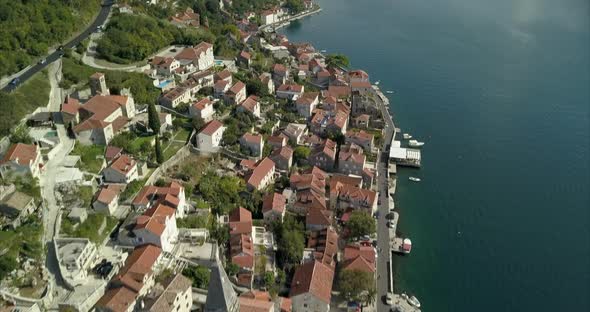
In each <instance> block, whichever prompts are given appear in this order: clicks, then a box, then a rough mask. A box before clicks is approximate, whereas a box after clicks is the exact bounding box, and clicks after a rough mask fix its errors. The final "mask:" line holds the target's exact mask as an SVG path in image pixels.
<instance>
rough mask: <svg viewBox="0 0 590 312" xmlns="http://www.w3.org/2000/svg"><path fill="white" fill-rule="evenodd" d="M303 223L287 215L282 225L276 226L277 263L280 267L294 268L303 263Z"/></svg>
mask: <svg viewBox="0 0 590 312" xmlns="http://www.w3.org/2000/svg"><path fill="white" fill-rule="evenodd" d="M304 231H305V228H304V226H303V223H301V222H299V221H298V220H296V219H295V217H293V216H291V215H286V216H285V218H284V220H283V222H282V223H277V224H276V225H275V226H274V234H275V237H276V239H277V246H278V250H277V262H278V265H279V267H283V268H293V267H295V266H297V264H299V263H300V262H301V257H302V254H303V249H304V248H305V237H304V236H303V232H304Z"/></svg>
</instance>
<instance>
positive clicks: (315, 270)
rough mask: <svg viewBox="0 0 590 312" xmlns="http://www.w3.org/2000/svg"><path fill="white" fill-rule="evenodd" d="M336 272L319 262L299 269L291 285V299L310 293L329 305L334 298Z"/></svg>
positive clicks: (304, 265) (307, 264)
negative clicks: (333, 288) (333, 285)
mask: <svg viewBox="0 0 590 312" xmlns="http://www.w3.org/2000/svg"><path fill="white" fill-rule="evenodd" d="M333 281H334V271H333V270H332V268H330V267H329V266H327V265H325V264H323V263H321V262H319V261H313V262H308V263H305V264H303V265H301V266H300V267H298V268H297V270H296V271H295V275H294V276H293V282H292V283H291V293H290V297H294V296H297V295H301V294H305V293H309V294H311V295H313V296H315V297H316V298H318V299H319V300H322V301H323V302H325V303H327V304H329V303H330V300H331V298H332V283H333Z"/></svg>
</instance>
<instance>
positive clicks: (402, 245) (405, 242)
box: [391, 237, 412, 254]
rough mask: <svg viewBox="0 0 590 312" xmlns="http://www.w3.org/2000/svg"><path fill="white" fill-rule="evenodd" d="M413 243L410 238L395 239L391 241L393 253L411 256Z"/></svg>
mask: <svg viewBox="0 0 590 312" xmlns="http://www.w3.org/2000/svg"><path fill="white" fill-rule="evenodd" d="M411 249H412V242H411V241H410V239H409V238H401V237H395V238H393V239H392V241H391V251H392V252H395V253H399V254H409V253H410V251H411Z"/></svg>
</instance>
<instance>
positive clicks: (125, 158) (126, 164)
mask: <svg viewBox="0 0 590 312" xmlns="http://www.w3.org/2000/svg"><path fill="white" fill-rule="evenodd" d="M136 164H137V162H136V161H135V159H133V158H131V156H129V155H127V154H123V155H121V156H119V157H117V159H115V160H114V161H113V163H112V164H111V165H110V166H109V167H110V168H112V169H114V170H115V171H118V172H119V173H122V174H124V175H127V174H128V173H129V172H130V171H131V170H132V169H133V167H134V166H135V165H136Z"/></svg>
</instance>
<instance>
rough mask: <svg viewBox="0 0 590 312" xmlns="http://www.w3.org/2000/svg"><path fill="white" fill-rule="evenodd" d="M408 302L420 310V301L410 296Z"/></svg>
mask: <svg viewBox="0 0 590 312" xmlns="http://www.w3.org/2000/svg"><path fill="white" fill-rule="evenodd" d="M408 302H409V303H410V304H411V305H413V306H415V307H416V308H420V301H418V298H416V296H412V297H410V298H409V299H408Z"/></svg>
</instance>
